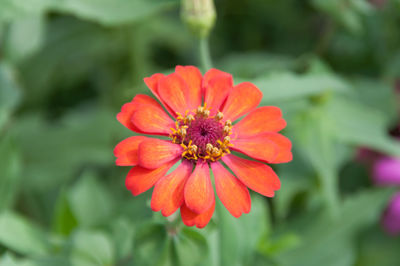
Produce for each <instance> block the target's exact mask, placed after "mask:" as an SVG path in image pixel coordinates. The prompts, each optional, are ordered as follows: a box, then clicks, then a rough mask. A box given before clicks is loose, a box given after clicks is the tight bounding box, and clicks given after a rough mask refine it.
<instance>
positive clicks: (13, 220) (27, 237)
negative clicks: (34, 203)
mask: <svg viewBox="0 0 400 266" xmlns="http://www.w3.org/2000/svg"><path fill="white" fill-rule="evenodd" d="M0 243H1V244H2V245H4V246H5V247H6V248H8V249H10V250H13V251H15V252H18V253H21V254H23V255H33V256H34V255H36V256H40V255H45V254H47V253H48V252H49V244H48V242H47V238H46V235H45V234H44V233H43V232H42V231H41V230H39V229H38V228H37V227H35V226H34V225H33V224H31V223H30V222H29V221H28V220H27V219H25V218H23V217H21V216H19V215H17V214H15V213H13V212H9V211H3V212H2V213H1V214H0Z"/></svg>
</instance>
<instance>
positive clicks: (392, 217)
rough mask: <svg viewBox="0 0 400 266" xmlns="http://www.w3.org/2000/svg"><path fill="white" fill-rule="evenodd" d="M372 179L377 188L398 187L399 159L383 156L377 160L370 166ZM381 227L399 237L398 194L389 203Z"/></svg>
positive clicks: (399, 209) (399, 212) (399, 202)
mask: <svg viewBox="0 0 400 266" xmlns="http://www.w3.org/2000/svg"><path fill="white" fill-rule="evenodd" d="M372 178H373V181H374V183H375V184H376V185H378V186H400V159H399V158H391V157H383V156H382V157H381V158H379V159H377V160H376V161H375V162H374V163H373V165H372ZM382 226H383V228H384V230H385V231H386V232H387V233H388V234H389V235H393V236H396V235H400V192H398V193H397V194H396V195H395V196H394V197H393V198H392V200H391V201H390V202H389V205H388V207H387V208H386V210H385V213H384V215H383V217H382Z"/></svg>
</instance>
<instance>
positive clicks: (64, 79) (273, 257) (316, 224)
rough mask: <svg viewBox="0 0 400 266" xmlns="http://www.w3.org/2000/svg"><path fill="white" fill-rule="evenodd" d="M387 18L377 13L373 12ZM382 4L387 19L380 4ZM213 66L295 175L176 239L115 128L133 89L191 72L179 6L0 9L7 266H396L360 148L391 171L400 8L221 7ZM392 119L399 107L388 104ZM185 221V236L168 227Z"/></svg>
mask: <svg viewBox="0 0 400 266" xmlns="http://www.w3.org/2000/svg"><path fill="white" fill-rule="evenodd" d="M378 2H381V4H380V5H379V6H378V5H377V4H376V5H374V4H372V3H378ZM382 3H383V4H382ZM216 10H217V15H218V18H217V22H216V28H215V29H214V31H213V33H212V35H211V39H210V43H211V53H212V57H213V61H214V65H215V66H216V67H218V68H220V69H222V70H224V71H227V72H230V73H232V74H233V75H234V78H235V82H236V83H238V82H240V81H243V80H247V81H251V82H254V83H255V84H256V85H257V86H258V87H259V88H260V89H261V90H262V91H263V93H264V100H263V103H262V104H263V105H277V106H279V107H281V108H282V110H283V112H284V116H285V118H286V119H287V122H288V127H287V129H285V134H286V135H288V136H289V137H290V138H291V139H292V141H293V144H294V160H293V162H292V163H289V164H286V165H279V166H277V167H276V170H277V172H278V174H279V176H280V178H281V181H282V189H281V190H280V191H279V192H278V193H277V197H275V198H273V199H272V200H270V199H269V200H267V199H265V198H262V197H259V196H258V195H256V194H255V193H254V194H253V195H252V200H253V202H252V211H251V212H250V213H249V214H248V215H244V216H242V217H241V218H239V219H235V218H233V217H232V216H230V215H229V213H228V212H227V211H226V210H225V209H224V208H223V207H222V205H221V204H220V203H218V204H219V205H217V208H216V209H217V214H216V215H214V218H213V220H212V222H211V223H210V224H209V225H208V226H207V228H206V229H203V230H198V229H193V228H185V227H184V226H183V225H182V224H181V223H180V222H177V221H176V220H174V221H172V222H171V221H170V220H167V219H165V218H164V217H162V216H161V215H160V214H159V213H152V212H151V210H150V207H149V199H150V196H151V192H147V193H145V194H144V195H140V196H138V197H133V196H131V195H130V193H129V192H128V191H127V190H126V189H125V186H124V178H125V175H126V173H127V171H128V169H127V168H123V167H116V166H114V158H113V156H112V150H113V147H114V146H115V145H116V144H117V143H118V141H120V140H122V139H123V138H125V137H127V136H130V135H131V134H132V133H131V132H129V130H127V129H125V128H124V127H123V126H122V125H120V124H118V122H117V120H116V119H115V115H116V114H117V112H118V111H119V108H120V107H121V105H122V104H123V103H124V102H127V101H129V100H130V99H131V98H132V97H133V96H134V95H135V94H137V93H148V91H147V90H146V88H145V86H144V84H143V82H142V79H143V77H145V76H149V75H151V74H153V73H155V72H170V71H171V70H172V69H173V68H174V66H175V65H177V64H181V65H186V64H194V65H198V63H199V59H198V50H197V45H198V44H197V41H196V39H195V38H193V37H192V36H191V35H190V33H189V31H188V30H187V29H186V28H185V27H184V25H183V24H182V22H181V21H180V16H179V1H177V0H130V1H126V0H114V1H110V0H63V1H60V0H24V1H19V0H0V265H1V266H14V265H15V266H21V265H23V266H47V265H49V266H50V265H61V266H62V265H78V266H80V265H83V266H86V265H108V266H110V265H118V266H123V265H185V266H186V265H216V266H217V265H220V266H225V265H238V266H240V265H291V266H292V265H306V266H311V265H327V266H331V265H332V266H333V265H335V266H347V265H360V266H365V265H367V266H369V265H371V266H372V265H388V266H390V265H393V266H394V265H399V261H400V255H399V252H398V250H399V249H400V239H399V238H397V239H396V238H389V237H387V236H386V235H385V234H384V233H383V232H382V231H381V229H380V228H379V219H380V215H381V213H382V211H383V209H384V206H385V204H386V201H387V199H388V198H389V197H390V195H391V194H392V192H393V190H390V189H381V188H374V187H373V186H372V185H371V184H370V181H369V177H368V172H367V171H366V170H365V169H364V168H363V167H360V166H359V165H358V164H357V163H356V162H355V161H354V155H355V152H356V149H357V147H360V146H364V147H370V148H373V149H374V150H378V151H380V152H382V153H385V154H389V155H393V156H400V144H399V143H398V142H395V141H393V140H392V139H390V137H389V136H388V135H387V133H386V132H387V130H388V129H389V128H390V127H391V126H393V125H394V124H395V123H396V121H397V120H398V119H399V117H398V113H397V112H398V110H396V107H398V106H396V101H395V97H394V94H393V85H394V82H395V80H396V79H398V78H400V32H399V30H398V29H399V27H400V1H398V0H391V1H390V0H387V1H370V2H369V1H366V0H304V1H298V0H281V1H272V0H268V1H266V0H254V1H239V0H230V1H228V0H217V1H216ZM397 105H398V103H397ZM178 221H179V219H178Z"/></svg>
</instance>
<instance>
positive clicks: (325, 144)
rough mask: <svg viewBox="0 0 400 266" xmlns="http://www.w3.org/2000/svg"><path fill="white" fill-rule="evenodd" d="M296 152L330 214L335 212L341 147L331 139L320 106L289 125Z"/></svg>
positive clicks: (337, 203) (328, 122)
mask: <svg viewBox="0 0 400 266" xmlns="http://www.w3.org/2000/svg"><path fill="white" fill-rule="evenodd" d="M292 131H293V132H296V135H295V138H296V142H297V143H298V146H299V152H300V153H301V154H303V156H304V158H306V159H308V160H309V162H310V164H311V165H312V167H313V168H314V170H315V172H316V173H317V174H318V178H319V180H320V182H321V186H322V191H323V196H324V197H325V201H326V204H327V206H328V207H329V211H330V213H331V215H337V213H338V209H339V192H338V160H337V158H338V157H339V156H338V157H337V154H338V150H339V148H342V146H340V145H338V143H337V142H336V141H335V140H334V138H333V135H332V133H331V131H330V121H329V120H328V119H326V118H325V115H324V107H323V106H315V107H312V108H311V109H310V110H308V112H306V113H305V114H304V115H303V116H301V117H300V119H299V121H297V124H295V125H292Z"/></svg>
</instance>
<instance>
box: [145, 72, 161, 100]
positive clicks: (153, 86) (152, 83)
mask: <svg viewBox="0 0 400 266" xmlns="http://www.w3.org/2000/svg"><path fill="white" fill-rule="evenodd" d="M164 76H165V75H164V74H161V73H156V74H154V75H152V76H151V77H148V78H144V79H143V80H144V83H146V85H147V87H148V88H149V89H150V91H151V92H152V93H153V94H154V96H156V97H157V99H160V98H159V94H158V82H159V81H160V79H161V78H163V77H164Z"/></svg>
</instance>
